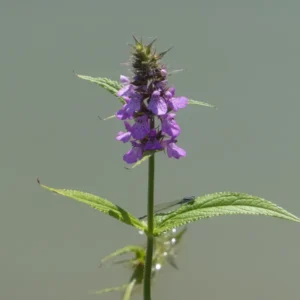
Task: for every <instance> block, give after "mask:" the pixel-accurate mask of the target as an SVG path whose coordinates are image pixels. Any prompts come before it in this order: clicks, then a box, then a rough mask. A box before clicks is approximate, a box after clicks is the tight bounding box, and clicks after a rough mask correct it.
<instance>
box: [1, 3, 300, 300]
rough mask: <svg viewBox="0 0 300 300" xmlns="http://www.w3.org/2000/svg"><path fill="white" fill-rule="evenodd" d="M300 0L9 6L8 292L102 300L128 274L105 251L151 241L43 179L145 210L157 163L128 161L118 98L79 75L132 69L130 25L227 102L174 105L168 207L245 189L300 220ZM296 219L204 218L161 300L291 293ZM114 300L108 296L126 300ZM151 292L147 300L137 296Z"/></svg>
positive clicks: (183, 84)
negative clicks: (177, 156)
mask: <svg viewBox="0 0 300 300" xmlns="http://www.w3.org/2000/svg"><path fill="white" fill-rule="evenodd" d="M299 10H300V2H299V1H296V0H295V1H292V0H287V1H279V0H278V1H277V0H269V1H262V0H259V1H258V0H255V1H244V0H242V1H241V0H239V1H238V0H228V1H224V0H216V1H211V0H206V1H198V0H193V1H178V0H172V1H171V0H167V1H157V0H153V1H148V2H142V1H132V0H128V1H92V0H89V1H79V0H59V1H58V0H52V1H46V0H44V1H42V0H40V1H33V0H28V1H9V0H2V1H1V3H0V39H1V47H0V49H1V54H0V66H1V67H0V86H1V88H0V101H1V109H0V136H1V156H0V166H1V168H0V193H1V206H0V207H1V208H0V237H1V243H0V266H1V267H0V298H1V299H3V300H19V299H25V300H40V299H43V300H44V299H56V300H64V299H72V300H84V299H94V296H91V295H90V294H89V292H90V291H95V290H99V289H100V288H103V287H109V286H115V285H118V284H122V283H125V282H127V280H128V279H129V271H128V270H126V269H123V268H122V267H118V266H115V267H112V268H110V267H108V268H105V267H104V268H103V269H101V268H100V269H99V268H98V265H99V261H100V259H101V258H102V257H103V256H105V255H107V254H108V253H110V252H111V251H114V250H115V249H117V248H119V247H122V246H124V245H126V244H132V243H144V242H145V239H144V238H143V237H141V236H139V235H138V233H137V232H136V231H135V230H134V229H133V228H131V227H128V226H127V227H126V226H123V225H122V224H121V223H119V222H117V221H116V220H114V219H112V218H110V217H108V216H106V215H103V214H101V213H99V212H97V211H95V210H93V209H91V208H89V207H87V206H85V205H83V204H79V203H75V201H72V200H69V199H67V198H63V197H60V196H55V195H53V194H51V193H49V192H47V191H45V190H43V189H41V188H40V187H39V186H38V184H37V183H36V177H37V176H39V178H40V180H41V182H42V183H44V184H47V185H50V186H53V187H62V188H71V189H80V190H83V191H88V192H92V193H95V194H98V195H100V196H103V197H105V198H107V199H109V200H111V201H114V202H116V203H117V204H119V205H121V206H122V207H124V208H126V209H128V210H129V211H131V212H132V213H134V214H136V215H141V214H143V213H144V212H145V210H146V188H147V181H146V176H147V164H144V165H142V166H140V167H139V168H136V169H134V170H132V171H128V170H126V169H125V168H124V163H123V161H122V155H123V153H125V152H127V151H128V145H124V144H122V143H119V142H117V141H116V140H115V136H116V134H117V132H118V131H120V130H123V124H122V122H120V121H117V120H109V121H106V122H102V121H100V120H99V119H98V116H101V117H106V116H110V115H111V114H113V113H114V112H115V111H116V110H117V109H118V108H119V102H118V101H117V100H116V99H115V98H114V97H113V96H111V95H110V94H109V93H108V92H106V91H105V90H103V89H101V88H100V87H98V86H97V85H93V84H91V83H88V82H85V81H83V80H80V79H78V78H76V77H75V76H74V74H73V70H74V71H75V72H77V73H79V74H86V75H91V76H99V77H100V76H106V77H109V78H112V79H115V80H118V79H119V76H120V74H124V75H128V74H129V73H128V67H124V66H122V65H121V63H123V62H126V61H128V57H129V52H130V48H129V46H128V44H129V43H131V42H132V41H133V40H132V34H135V35H136V36H137V37H141V36H142V37H143V38H144V40H145V41H151V40H152V39H153V38H155V37H158V41H157V43H156V47H157V49H158V50H160V51H163V50H166V49H167V48H169V47H171V46H174V48H173V49H172V51H171V52H169V53H168V55H167V56H166V59H165V62H166V63H167V64H168V66H169V67H170V68H171V69H182V68H183V69H184V72H181V73H179V74H177V75H176V76H173V77H171V78H170V82H171V83H172V84H174V85H175V86H176V87H177V94H178V95H186V96H188V97H190V98H192V99H195V100H203V101H206V102H209V103H212V104H215V105H216V106H217V107H218V110H214V109H209V108H204V107H198V106H189V107H188V108H187V109H185V110H182V111H180V112H179V113H178V122H179V123H180V125H181V126H182V135H181V136H180V139H179V145H180V146H182V147H183V148H185V149H186V150H187V153H188V156H187V157H186V158H184V159H182V160H179V161H176V160H170V159H168V158H167V157H166V156H164V155H163V154H160V155H158V158H157V161H158V163H157V168H156V170H157V175H156V192H155V193H156V201H157V203H159V202H163V201H170V200H174V199H176V198H177V197H182V196H190V195H197V196H198V195H203V194H206V193H211V192H220V191H237V192H245V193H249V194H252V195H256V196H260V197H263V198H265V199H268V200H271V201H273V202H275V203H276V204H278V205H280V206H283V207H284V208H286V209H287V210H289V211H291V212H292V213H294V214H296V215H298V216H300V198H299V174H300V168H299V167H300V159H299V153H300V142H299V127H300V120H299V111H300V101H299V98H300V84H299V75H300V39H299V28H300V18H299ZM299 233H300V226H299V224H297V223H292V222H288V221H282V220H279V219H273V218H267V217H251V216H232V217H218V218H213V219H210V220H205V221H201V222H197V223H193V224H191V225H190V226H189V230H188V232H187V234H186V236H185V238H184V243H183V244H182V245H181V247H180V249H179V250H180V253H179V257H178V260H177V262H178V265H179V268H180V270H179V271H176V270H174V269H172V268H171V267H168V268H165V269H163V270H162V273H161V274H160V275H159V277H158V280H157V281H156V283H155V285H154V287H153V288H154V290H153V293H154V294H153V299H183V298H184V299H205V300H217V299H220V300H234V299H243V300H252V299H256V300H275V299H278V300H282V299H286V300H288V299H296V298H297V297H298V295H299V293H300V286H299V268H300V262H299V253H300V239H299ZM119 298H120V295H119V294H118V293H116V294H107V295H103V296H101V298H99V299H119ZM136 298H137V299H138V298H140V297H139V296H137V297H136Z"/></svg>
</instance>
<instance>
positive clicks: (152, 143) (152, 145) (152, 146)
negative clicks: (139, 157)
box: [145, 129, 163, 150]
mask: <svg viewBox="0 0 300 300" xmlns="http://www.w3.org/2000/svg"><path fill="white" fill-rule="evenodd" d="M162 148H163V147H162V145H161V144H160V142H159V141H158V140H157V134H156V130H155V129H152V130H151V132H150V134H149V140H148V142H147V143H146V145H145V150H161V149H162Z"/></svg>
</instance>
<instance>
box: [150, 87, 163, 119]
mask: <svg viewBox="0 0 300 300" xmlns="http://www.w3.org/2000/svg"><path fill="white" fill-rule="evenodd" d="M148 109H149V110H151V111H152V112H153V113H154V114H155V115H157V116H161V115H165V114H166V113H167V111H168V107H167V103H166V101H165V99H164V98H163V97H161V96H160V91H154V92H153V93H152V96H151V99H150V102H149V105H148Z"/></svg>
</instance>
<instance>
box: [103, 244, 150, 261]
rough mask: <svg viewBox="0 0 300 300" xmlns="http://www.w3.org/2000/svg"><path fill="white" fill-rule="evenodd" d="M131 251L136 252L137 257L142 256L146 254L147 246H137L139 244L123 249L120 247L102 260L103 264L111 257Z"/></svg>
mask: <svg viewBox="0 0 300 300" xmlns="http://www.w3.org/2000/svg"><path fill="white" fill-rule="evenodd" d="M129 252H132V253H134V254H135V255H136V256H137V257H142V256H143V255H144V254H145V248H144V247H142V246H137V245H128V246H125V247H123V248H121V249H118V250H116V251H115V252H113V253H111V254H109V255H107V256H105V257H104V258H103V259H102V260H101V265H102V264H103V263H105V262H106V261H108V260H109V259H111V258H114V257H116V256H120V255H122V254H125V253H129Z"/></svg>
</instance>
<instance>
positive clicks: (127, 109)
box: [116, 93, 142, 120]
mask: <svg viewBox="0 0 300 300" xmlns="http://www.w3.org/2000/svg"><path fill="white" fill-rule="evenodd" d="M124 99H125V101H126V104H124V105H123V107H122V108H121V109H120V110H118V111H117V113H116V117H117V118H118V119H119V120H126V119H131V118H132V117H133V114H134V113H135V112H136V111H139V110H140V109H141V102H142V96H141V95H140V94H137V93H132V94H131V95H130V97H127V96H126V97H124Z"/></svg>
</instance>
